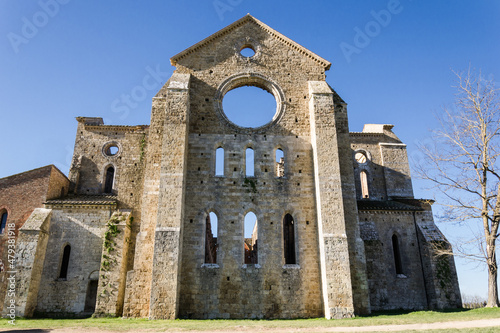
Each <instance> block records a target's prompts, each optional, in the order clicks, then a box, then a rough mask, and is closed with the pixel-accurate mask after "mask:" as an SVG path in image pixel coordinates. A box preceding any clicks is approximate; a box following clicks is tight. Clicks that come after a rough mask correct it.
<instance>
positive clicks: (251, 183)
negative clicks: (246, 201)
mask: <svg viewBox="0 0 500 333" xmlns="http://www.w3.org/2000/svg"><path fill="white" fill-rule="evenodd" d="M249 186H250V188H251V189H247V192H252V193H257V181H255V180H253V179H248V178H245V182H244V184H243V187H249Z"/></svg>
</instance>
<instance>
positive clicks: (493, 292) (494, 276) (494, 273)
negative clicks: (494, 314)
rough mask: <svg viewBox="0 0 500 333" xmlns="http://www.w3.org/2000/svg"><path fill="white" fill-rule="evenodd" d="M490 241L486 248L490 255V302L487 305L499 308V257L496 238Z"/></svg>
mask: <svg viewBox="0 0 500 333" xmlns="http://www.w3.org/2000/svg"><path fill="white" fill-rule="evenodd" d="M488 243H492V244H488V245H487V248H486V252H487V253H486V254H487V256H488V258H487V262H488V303H487V304H486V307H488V308H497V307H498V306H499V303H498V284H497V280H498V269H497V268H498V267H497V258H496V253H495V252H496V251H495V239H493V240H491V241H490V242H488Z"/></svg>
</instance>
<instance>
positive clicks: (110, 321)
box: [0, 308, 500, 333]
mask: <svg viewBox="0 0 500 333" xmlns="http://www.w3.org/2000/svg"><path fill="white" fill-rule="evenodd" d="M489 318H500V308H494V309H492V308H482V309H474V310H468V309H459V310H449V311H415V312H380V313H374V314H372V315H370V316H367V317H356V318H352V319H342V320H326V319H324V318H318V319H295V320H223V319H218V320H183V319H178V320H147V319H122V318H88V319H21V318H19V319H16V321H15V324H16V325H15V326H12V325H10V324H9V323H8V320H7V319H0V329H55V328H85V327H89V328H90V327H94V328H99V329H101V330H112V331H128V330H133V331H134V332H136V331H140V330H143V329H144V330H150V331H161V330H168V329H171V330H187V331H189V330H197V331H210V330H212V331H214V330H238V329H241V328H243V327H245V328H255V329H256V330H257V329H273V328H281V329H283V328H292V329H293V328H295V329H298V328H313V327H316V328H321V327H336V326H369V325H398V324H419V323H433V322H445V321H469V320H478V319H489ZM498 330H499V329H498V328H495V329H494V330H490V329H488V328H482V329H477V330H476V329H467V330H463V332H476V331H477V332H490V331H491V332H498ZM82 331H83V330H82ZM405 332H406V333H408V332H411V331H405ZM433 332H462V330H457V329H454V330H436V331H433Z"/></svg>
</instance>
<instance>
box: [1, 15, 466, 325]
mask: <svg viewBox="0 0 500 333" xmlns="http://www.w3.org/2000/svg"><path fill="white" fill-rule="evenodd" d="M243 49H250V50H251V51H252V52H253V53H254V54H253V55H252V56H245V55H243V54H242V53H241V51H242V50H243ZM170 61H171V64H172V65H173V66H175V71H174V73H173V75H172V77H171V78H170V79H169V81H168V82H166V83H165V85H164V86H163V87H162V88H161V89H160V91H158V93H157V94H156V96H155V97H154V98H153V101H152V110H151V123H150V125H140V126H116V125H105V124H104V123H103V121H102V119H101V118H91V117H78V118H77V121H78V128H77V133H76V141H75V151H74V156H73V163H72V165H71V168H70V172H69V176H68V178H69V185H68V187H67V188H68V190H67V191H65V192H64V196H63V197H61V198H49V197H47V198H46V199H45V204H44V207H43V208H41V209H39V210H37V211H35V212H34V213H33V214H32V215H31V217H30V219H29V221H30V223H29V224H28V225H27V226H26V228H24V229H21V236H22V237H21V236H20V237H19V242H18V244H17V252H16V259H17V260H18V262H19V263H20V266H19V274H18V278H17V280H18V282H17V284H18V286H19V290H20V291H19V294H20V295H22V297H21V298H20V299H19V301H18V304H17V311H18V314H19V315H23V316H28V317H29V316H31V315H33V314H35V313H37V314H40V315H45V316H67V315H72V316H75V315H76V316H85V315H90V314H92V313H94V314H95V315H97V316H102V315H112V316H124V317H142V318H151V319H174V318H198V319H210V318H226V319H227V318H266V319H273V318H310V317H326V318H332V319H334V318H346V317H352V316H354V315H357V314H368V313H370V312H371V311H373V310H386V309H428V308H448V307H459V306H460V292H459V289H458V281H457V277H456V272H455V266H454V262H453V258H450V257H436V256H435V254H434V252H433V251H434V249H435V245H436V244H438V245H439V246H449V244H448V242H447V241H446V239H445V238H444V236H443V235H442V234H441V233H440V232H439V230H438V229H437V227H436V226H435V224H434V222H433V217H432V211H431V204H432V201H429V200H418V199H415V198H414V197H413V189H412V185H411V177H410V171H409V164H408V159H407V154H406V146H405V145H404V144H403V143H402V142H401V141H400V140H399V139H398V138H397V136H396V135H395V134H394V133H393V132H392V127H393V126H392V125H378V124H367V125H365V128H364V129H363V132H361V133H350V132H349V126H348V115H347V104H346V103H345V102H344V101H343V100H342V98H341V97H340V96H339V95H338V94H337V93H336V92H335V91H334V90H333V89H332V88H331V87H330V86H329V85H328V84H327V83H326V81H325V71H327V70H328V69H329V68H330V62H328V61H327V60H325V59H323V58H321V57H320V56H318V55H316V54H314V53H312V52H311V51H309V50H307V49H305V48H304V47H302V46H300V45H299V44H297V43H295V42H294V41H292V40H290V39H288V38H287V37H285V36H283V35H282V34H280V33H279V32H277V31H275V30H273V29H272V28H270V27H268V26H267V25H265V24H264V23H262V22H260V21H259V20H257V19H255V18H254V17H252V16H251V15H246V16H245V17H243V18H241V19H240V20H238V21H236V22H234V23H232V24H231V25H229V26H227V27H226V28H224V29H222V30H220V31H218V32H216V33H215V34H213V35H211V36H209V37H207V38H206V39H204V40H202V41H201V42H199V43H197V44H195V45H193V46H191V47H189V48H188V49H186V50H184V51H182V52H180V53H178V54H177V55H175V56H173V57H172V58H171V59H170ZM243 86H254V87H258V88H261V89H263V90H265V91H266V92H268V93H270V94H271V95H273V96H274V98H275V100H276V106H277V107H276V113H275V114H274V117H273V118H272V120H271V121H270V122H269V123H268V124H265V125H263V126H260V127H256V128H250V127H241V126H238V125H236V124H235V123H234V122H233V120H232V119H231V118H229V117H228V116H227V114H226V113H225V112H224V109H223V106H222V101H223V99H224V96H225V94H226V93H227V92H229V91H231V90H233V89H238V88H240V87H243ZM218 149H219V150H220V149H222V151H223V172H221V171H216V165H217V164H218V163H219V162H220V160H219V161H218V160H217V158H216V151H217V150H218ZM249 149H250V150H252V152H253V161H252V160H251V159H250V157H249V156H250V155H247V153H246V152H247V150H249ZM277 151H280V152H283V156H282V157H281V159H280V160H279V161H277V159H276V156H277ZM220 156H222V155H220ZM220 156H219V157H218V158H219V159H220V158H221V157H220ZM251 162H253V165H254V168H253V169H254V171H253V173H250V171H249V170H246V168H247V165H248V163H251ZM277 162H279V163H277ZM0 181H1V180H0ZM66 192H68V193H66ZM1 205H2V201H0V208H1V207H2V206H1ZM248 213H253V214H255V216H256V219H257V222H256V226H255V227H254V229H253V230H254V232H253V234H252V236H246V237H245V233H244V220H245V216H246V215H247V214H248ZM210 214H212V215H215V216H216V217H217V219H216V222H215V220H213V221H211V219H210V218H209V216H210ZM211 223H214V225H216V226H217V229H216V232H215V233H213V232H212V231H211V230H210V228H211V226H212V224H211ZM285 231H286V232H285ZM249 237H251V238H249ZM215 238H216V244H217V245H216V246H215V241H214V239H215ZM245 241H246V242H247V243H245ZM28 249H29V250H28ZM207 251H209V252H208V253H207ZM28 252H29V255H26V253H28ZM250 252H251V253H252V254H251V257H252V258H251V260H250V259H248V258H247V259H245V253H246V254H247V256H249V253H250Z"/></svg>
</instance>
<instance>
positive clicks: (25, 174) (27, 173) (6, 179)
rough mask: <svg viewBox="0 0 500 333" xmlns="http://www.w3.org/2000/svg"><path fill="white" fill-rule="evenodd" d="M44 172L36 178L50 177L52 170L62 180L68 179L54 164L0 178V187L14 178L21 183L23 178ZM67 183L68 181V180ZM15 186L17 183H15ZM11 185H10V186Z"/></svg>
mask: <svg viewBox="0 0 500 333" xmlns="http://www.w3.org/2000/svg"><path fill="white" fill-rule="evenodd" d="M44 169H46V170H44ZM42 170H43V171H45V173H43V174H40V176H39V177H38V178H41V177H45V176H47V175H50V173H51V171H52V170H55V171H56V172H58V173H60V174H61V175H63V176H64V178H66V179H68V176H66V175H65V174H64V173H63V172H62V171H61V170H59V169H58V168H57V167H56V166H55V165H54V164H49V165H45V166H43V167H40V168H36V169H32V170H28V171H23V172H19V173H16V174H14V175H11V176H7V177H4V178H0V187H1V186H2V185H3V184H4V183H8V182H11V181H12V180H13V179H16V178H19V181H22V180H23V179H24V178H25V177H31V175H32V174H33V173H35V172H40V171H42ZM68 181H69V179H68ZM16 184H17V183H16ZM11 185H12V184H11Z"/></svg>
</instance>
